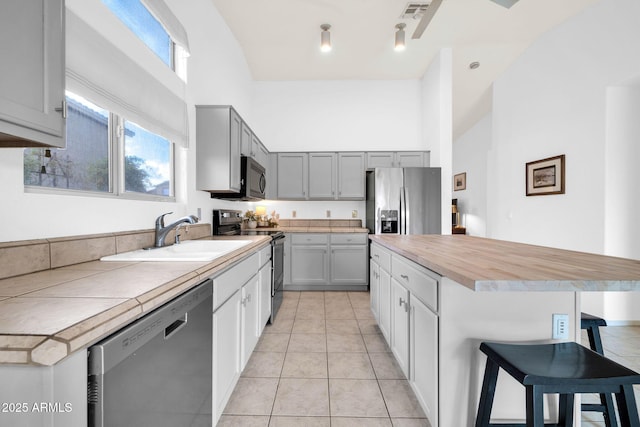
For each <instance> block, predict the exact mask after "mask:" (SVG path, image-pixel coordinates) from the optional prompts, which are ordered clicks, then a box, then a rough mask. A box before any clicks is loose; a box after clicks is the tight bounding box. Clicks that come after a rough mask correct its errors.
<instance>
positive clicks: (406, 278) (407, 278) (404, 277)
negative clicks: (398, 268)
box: [400, 274, 409, 282]
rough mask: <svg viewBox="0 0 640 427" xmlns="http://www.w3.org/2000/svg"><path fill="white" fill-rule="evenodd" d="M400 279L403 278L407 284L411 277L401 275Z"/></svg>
mask: <svg viewBox="0 0 640 427" xmlns="http://www.w3.org/2000/svg"><path fill="white" fill-rule="evenodd" d="M400 277H402V278H403V279H404V280H406V281H407V282H408V281H409V276H407V275H406V274H401V275H400Z"/></svg>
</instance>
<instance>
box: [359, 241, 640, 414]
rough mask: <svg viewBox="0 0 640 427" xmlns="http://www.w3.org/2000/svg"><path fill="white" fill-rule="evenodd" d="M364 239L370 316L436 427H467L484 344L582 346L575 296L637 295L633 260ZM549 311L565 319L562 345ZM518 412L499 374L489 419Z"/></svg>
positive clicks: (553, 406)
mask: <svg viewBox="0 0 640 427" xmlns="http://www.w3.org/2000/svg"><path fill="white" fill-rule="evenodd" d="M370 240H371V243H372V245H371V274H370V276H371V301H372V310H373V312H374V315H375V316H376V319H377V320H378V324H379V326H380V329H381V331H382V333H383V335H385V338H386V339H387V341H388V343H389V345H390V347H391V349H392V351H393V353H394V356H395V358H396V360H397V361H398V364H399V365H400V366H401V368H402V369H403V371H404V372H405V375H407V378H408V380H409V383H410V384H411V386H412V388H413V389H414V391H415V393H416V397H417V399H418V401H419V402H420V405H421V406H422V408H423V410H424V411H425V413H426V415H427V417H428V418H429V420H430V422H431V425H432V426H433V427H437V426H440V427H447V426H471V425H474V420H475V415H476V411H477V406H478V401H479V398H480V390H481V385H482V378H483V374H484V364H485V360H486V358H485V356H484V355H483V354H482V353H481V352H480V351H479V347H480V343H481V342H483V341H500V342H509V343H522V344H534V343H535V344H539V343H554V342H562V341H580V312H581V307H580V292H581V291H640V261H637V260H629V259H622V258H615V257H608V256H602V255H596V254H589V253H582V252H575V251H568V250H561V249H554V248H547V247H541V246H534V245H527V244H520V243H513V242H506V241H499V240H492V239H486V238H478V237H472V236H464V235H449V236H441V235H421V236H418V235H405V236H385V235H376V236H370ZM554 314H567V315H568V316H569V328H568V334H567V335H566V336H565V337H563V338H561V339H553V338H552V332H553V325H552V318H553V315H554ZM405 365H406V366H405ZM556 402H557V399H551V398H550V399H549V401H548V403H549V408H550V410H549V414H550V415H548V417H550V418H551V421H554V420H555V416H556V415H555V414H556V413H557V403H556ZM576 406H578V405H576ZM524 413H525V393H524V388H523V387H522V386H521V385H520V384H518V383H517V382H516V381H514V380H513V379H511V378H510V377H509V376H508V375H502V376H499V377H498V385H497V391H496V397H495V404H494V410H493V412H492V419H493V421H494V422H522V420H523V419H524ZM576 419H577V420H579V419H580V417H576ZM546 422H549V421H546Z"/></svg>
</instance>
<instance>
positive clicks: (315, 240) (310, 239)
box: [291, 233, 328, 245]
mask: <svg viewBox="0 0 640 427" xmlns="http://www.w3.org/2000/svg"><path fill="white" fill-rule="evenodd" d="M327 242H328V234H325V233H312V234H298V233H293V234H291V244H292V245H326V244H327Z"/></svg>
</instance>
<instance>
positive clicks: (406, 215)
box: [402, 187, 411, 234]
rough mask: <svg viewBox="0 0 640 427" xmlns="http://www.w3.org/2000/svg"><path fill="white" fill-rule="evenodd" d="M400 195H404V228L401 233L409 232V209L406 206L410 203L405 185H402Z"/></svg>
mask: <svg viewBox="0 0 640 427" xmlns="http://www.w3.org/2000/svg"><path fill="white" fill-rule="evenodd" d="M402 196H403V197H404V202H403V207H402V211H403V212H404V230H403V232H402V234H411V211H410V210H409V209H408V208H407V206H409V204H410V203H411V200H410V199H409V192H408V191H407V188H406V187H402Z"/></svg>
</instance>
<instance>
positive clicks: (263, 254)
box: [258, 245, 271, 267]
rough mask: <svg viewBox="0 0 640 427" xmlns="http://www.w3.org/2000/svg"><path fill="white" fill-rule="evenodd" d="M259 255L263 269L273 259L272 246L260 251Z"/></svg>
mask: <svg viewBox="0 0 640 427" xmlns="http://www.w3.org/2000/svg"><path fill="white" fill-rule="evenodd" d="M258 254H259V256H260V267H262V266H263V265H265V264H266V263H267V262H268V261H269V260H270V259H271V245H269V246H266V247H264V248H262V249H260V252H258Z"/></svg>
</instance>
